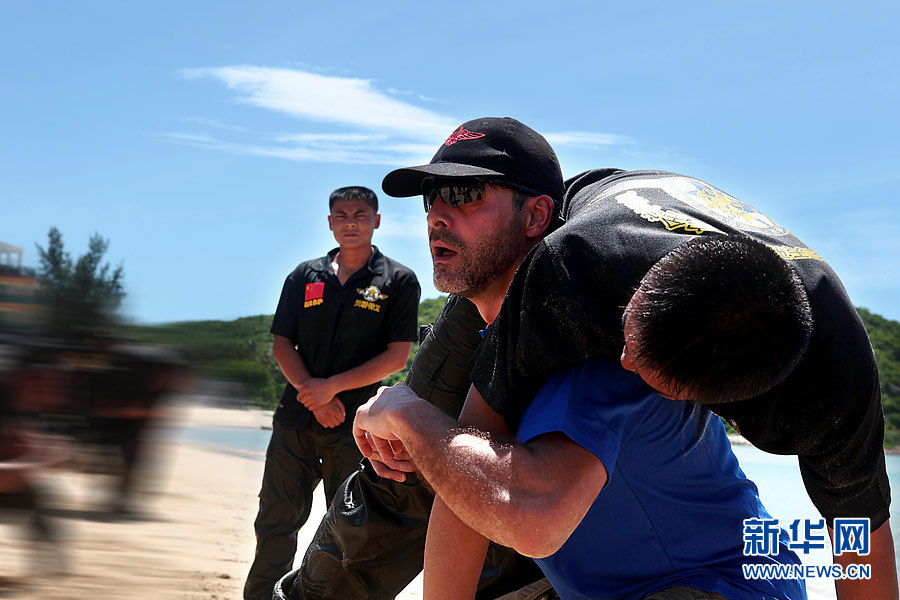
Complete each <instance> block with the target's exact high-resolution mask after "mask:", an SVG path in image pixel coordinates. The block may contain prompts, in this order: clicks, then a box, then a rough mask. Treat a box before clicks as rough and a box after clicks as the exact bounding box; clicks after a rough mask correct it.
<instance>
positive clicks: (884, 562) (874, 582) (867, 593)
mask: <svg viewBox="0 0 900 600" xmlns="http://www.w3.org/2000/svg"><path fill="white" fill-rule="evenodd" d="M829 533H832V532H831V531H829ZM833 542H834V535H833V534H832V543H833ZM869 550H870V551H869V555H868V556H859V555H857V554H852V553H846V554H841V555H840V556H836V557H835V558H834V562H836V563H838V564H841V565H846V564H848V563H865V564H869V565H871V567H872V577H871V579H843V580H836V581H835V584H834V585H835V589H836V591H837V597H838V600H897V597H898V593H897V563H896V558H895V555H894V538H893V534H892V532H891V523H890V521H885V523H884V524H882V525H881V527H879V528H878V529H876V530H875V531H873V532H872V535H871V537H870V538H869Z"/></svg>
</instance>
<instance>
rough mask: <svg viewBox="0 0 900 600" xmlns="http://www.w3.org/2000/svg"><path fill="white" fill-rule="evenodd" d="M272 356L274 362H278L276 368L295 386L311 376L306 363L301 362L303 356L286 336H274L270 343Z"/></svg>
mask: <svg viewBox="0 0 900 600" xmlns="http://www.w3.org/2000/svg"><path fill="white" fill-rule="evenodd" d="M272 356H274V357H275V362H277V363H278V368H280V369H281V372H282V374H284V378H285V379H287V380H288V383H290V384H291V385H292V386H294V387H295V388H296V387H297V386H299V385H300V384H302V383H303V382H304V381H306V380H307V379H309V378H310V377H311V376H310V374H309V370H308V369H307V368H306V363H304V362H303V357H302V356H300V353H299V352H297V349H296V348H295V347H294V343H293V342H292V341H290V340H289V339H288V338H286V337H282V336H280V335H276V336H275V341H274V342H273V343H272Z"/></svg>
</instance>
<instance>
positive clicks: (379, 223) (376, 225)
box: [373, 213, 381, 229]
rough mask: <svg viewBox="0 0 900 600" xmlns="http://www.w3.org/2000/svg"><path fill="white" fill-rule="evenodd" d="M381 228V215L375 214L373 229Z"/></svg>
mask: <svg viewBox="0 0 900 600" xmlns="http://www.w3.org/2000/svg"><path fill="white" fill-rule="evenodd" d="M380 226H381V214H380V213H375V227H373V229H378V227H380Z"/></svg>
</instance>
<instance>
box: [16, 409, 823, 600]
mask: <svg viewBox="0 0 900 600" xmlns="http://www.w3.org/2000/svg"><path fill="white" fill-rule="evenodd" d="M180 400H181V401H180V402H177V403H172V404H171V406H170V407H169V409H168V411H167V418H166V420H165V426H164V427H161V428H160V429H159V435H157V436H155V438H154V439H155V441H154V443H153V448H154V454H153V455H154V460H153V461H152V462H151V464H150V468H149V469H147V471H148V473H147V477H146V480H145V488H146V490H147V491H146V493H144V494H142V495H141V496H140V502H139V503H138V506H137V508H138V509H139V511H140V513H139V515H138V516H136V517H132V518H122V517H116V516H113V515H112V514H110V513H108V512H107V511H105V510H104V508H103V507H104V506H105V504H104V502H105V500H106V495H105V489H104V488H105V483H106V480H105V478H104V476H103V475H100V474H96V473H87V472H82V471H79V470H74V469H71V468H57V469H52V470H49V471H46V472H45V473H43V474H42V475H41V477H40V479H41V483H42V484H43V485H44V486H45V487H46V489H47V490H49V491H50V492H52V493H51V494H50V495H49V496H48V497H49V501H48V507H49V511H48V512H49V514H50V515H51V518H52V522H53V523H55V524H56V525H57V526H58V527H59V530H60V534H61V536H62V539H63V543H62V544H61V545H60V547H59V548H40V547H37V546H36V545H35V544H33V543H31V542H28V541H26V540H25V539H24V532H25V529H24V528H23V527H22V524H21V518H19V519H16V518H15V516H14V515H2V516H3V517H4V518H0V598H20V599H35V600H36V599H48V600H49V599H60V600H62V599H66V600H101V599H104V598H116V599H121V600H137V599H141V600H144V599H148V600H149V599H158V600H169V599H173V600H175V599H177V600H201V599H202V600H209V599H222V600H238V599H240V598H241V590H242V586H243V580H244V577H245V576H246V573H247V570H248V568H249V565H250V561H251V558H252V556H253V552H254V543H255V541H254V536H253V518H254V516H255V513H256V507H257V499H256V493H257V491H258V487H259V483H260V481H261V478H262V471H263V460H262V458H263V456H262V454H261V453H253V452H250V451H241V450H232V451H227V450H225V449H223V448H221V447H218V448H214V447H211V446H204V445H202V444H201V443H199V442H188V441H185V438H184V437H178V436H176V435H175V434H174V432H177V431H178V430H179V428H183V427H200V428H207V429H208V428H229V429H231V428H239V429H242V430H246V431H251V430H254V431H256V432H258V431H259V430H260V429H261V428H267V427H269V426H270V424H271V413H270V412H266V411H261V410H256V409H246V408H240V407H237V406H235V407H232V408H218V407H215V406H213V405H211V404H210V398H209V397H202V398H192V397H190V396H188V397H181V399H180ZM198 400H200V401H199V402H198ZM179 440H180V441H179ZM324 511H325V505H324V500H323V498H322V493H321V489H319V490H317V491H316V494H315V504H314V507H313V511H312V515H311V517H310V520H309V522H308V523H307V525H306V526H305V527H304V528H303V529H302V530H301V531H300V534H299V536H298V537H299V544H298V547H299V548H300V550H299V553H300V556H302V552H303V550H304V549H305V548H306V547H307V545H308V544H309V541H310V539H311V538H312V535H313V533H314V532H315V529H316V527H317V525H318V523H319V520H320V519H321V516H322V514H323V513H324ZM299 560H300V558H298V559H297V561H298V563H299ZM421 581H422V580H421V575H420V576H419V577H418V578H417V579H416V580H414V581H413V582H412V583H411V584H410V585H409V586H408V587H407V589H406V590H405V591H404V592H403V593H402V594H401V595H400V596H398V598H399V599H401V600H412V599H416V598H421V595H422V592H421V589H422V583H421ZM807 584H808V588H809V594H810V598H814V599H816V600H827V599H832V598H834V591H833V586H832V584H831V583H830V582H829V581H827V580H821V581H817V580H813V581H808V582H807Z"/></svg>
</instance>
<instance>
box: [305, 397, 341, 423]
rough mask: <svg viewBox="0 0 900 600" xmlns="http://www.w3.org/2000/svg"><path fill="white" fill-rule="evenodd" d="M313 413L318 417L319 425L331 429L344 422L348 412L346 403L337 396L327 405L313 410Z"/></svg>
mask: <svg viewBox="0 0 900 600" xmlns="http://www.w3.org/2000/svg"><path fill="white" fill-rule="evenodd" d="M312 414H313V416H314V417H315V418H316V421H318V422H319V425H321V426H322V427H325V428H326V429H331V428H333V427H337V426H338V425H340V424H341V423H343V422H344V418H345V417H346V414H347V413H346V409H345V408H344V403H343V402H341V400H340V398H338V397H337V396H335V397H334V398H332V399H331V401H330V402H329V403H328V404H326V405H325V406H322V407H321V408H317V409H315V410H313V411H312Z"/></svg>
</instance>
